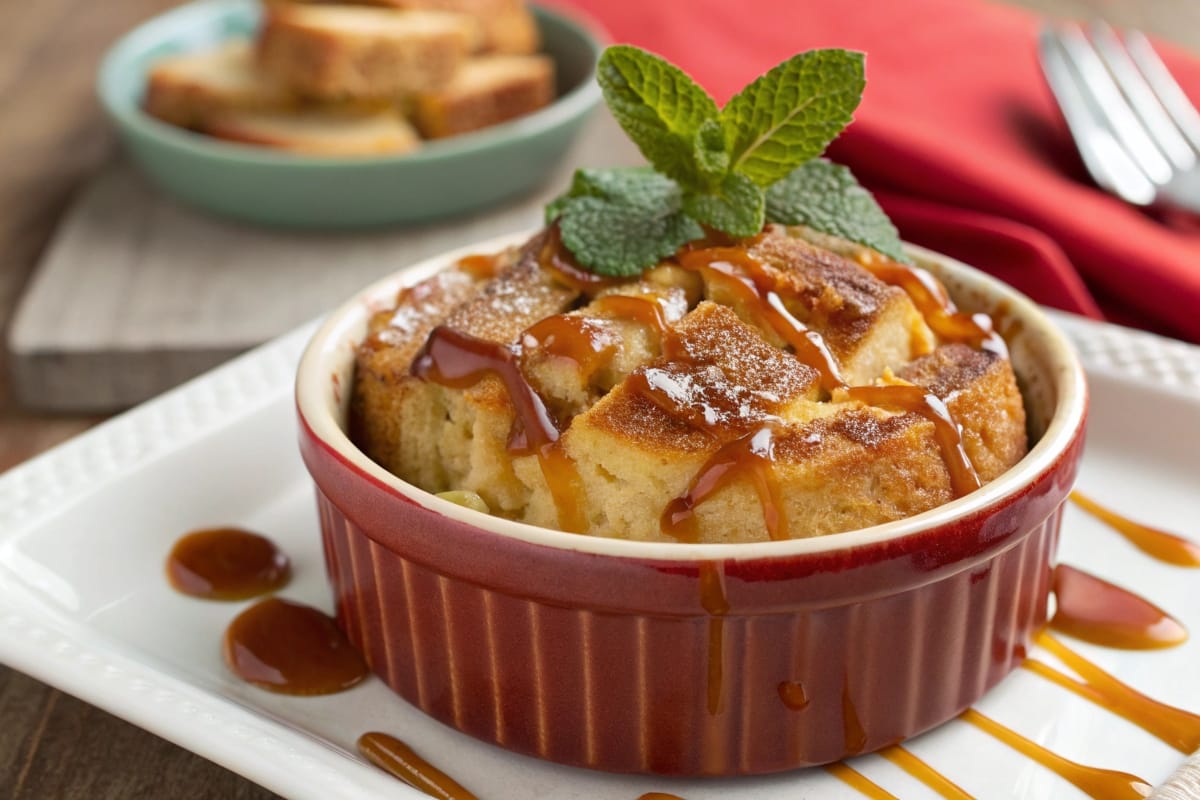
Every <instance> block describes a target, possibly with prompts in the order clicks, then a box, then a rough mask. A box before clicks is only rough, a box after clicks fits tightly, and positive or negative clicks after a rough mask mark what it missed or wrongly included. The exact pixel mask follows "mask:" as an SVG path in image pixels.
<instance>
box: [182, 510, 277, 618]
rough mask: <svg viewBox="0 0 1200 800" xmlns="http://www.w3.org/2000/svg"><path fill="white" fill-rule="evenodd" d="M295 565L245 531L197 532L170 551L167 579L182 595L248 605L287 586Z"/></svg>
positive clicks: (272, 545) (271, 545)
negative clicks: (248, 599)
mask: <svg viewBox="0 0 1200 800" xmlns="http://www.w3.org/2000/svg"><path fill="white" fill-rule="evenodd" d="M291 574H292V572H291V565H290V564H289V562H288V557H287V556H286V555H284V553H283V551H282V550H280V549H279V548H278V547H276V546H275V543H274V542H272V541H271V540H270V539H268V538H267V537H265V536H260V535H259V534H257V533H251V532H250V531H247V530H242V529H241V528H208V529H204V530H198V531H192V532H191V533H189V534H187V535H186V536H183V537H182V538H181V539H180V540H179V541H178V542H176V543H175V546H174V547H172V548H171V553H170V555H168V556H167V579H168V580H169V581H170V583H171V586H173V587H174V588H175V589H176V590H177V591H180V592H182V593H183V594H186V595H191V596H192V597H201V598H204V599H207V600H245V599H246V598H249V597H257V596H258V595H262V594H269V593H270V592H274V591H276V590H277V589H280V588H282V587H283V586H285V585H286V584H287V582H288V580H289V578H291Z"/></svg>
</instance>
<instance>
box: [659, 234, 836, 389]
mask: <svg viewBox="0 0 1200 800" xmlns="http://www.w3.org/2000/svg"><path fill="white" fill-rule="evenodd" d="M677 260H678V262H679V266H681V267H683V268H684V269H686V270H689V271H692V272H698V273H700V274H701V275H702V276H704V277H706V278H710V279H714V280H717V281H719V282H720V283H721V284H722V285H723V286H725V287H727V288H729V289H730V290H732V291H733V292H734V293H736V294H737V295H738V297H739V299H741V300H742V301H743V302H744V303H746V304H747V306H748V307H749V308H751V309H753V311H754V313H755V314H756V315H757V316H758V318H759V319H761V320H762V321H763V322H765V323H766V324H767V325H768V326H769V327H770V328H771V330H773V331H775V333H776V334H778V336H779V338H781V339H783V340H784V341H785V342H786V343H787V344H789V345H791V347H792V350H793V351H794V353H795V354H796V357H797V358H798V359H800V361H801V362H803V363H804V364H807V365H808V366H810V367H812V368H813V369H815V370H816V371H817V373H818V374H819V375H820V376H821V388H823V389H824V390H825V391H827V392H832V391H833V390H835V389H844V388H845V387H846V381H845V380H843V379H842V374H841V370H840V369H839V368H838V363H837V359H836V358H835V357H834V355H833V353H832V352H831V351H830V350H829V346H828V345H827V344H826V343H825V339H824V338H823V337H822V336H821V334H819V333H817V332H816V331H812V330H809V329H808V327H807V326H806V325H805V324H804V323H803V322H801V321H800V320H798V319H796V317H795V316H794V315H793V314H792V313H791V312H790V311H788V309H787V306H786V304H785V303H784V301H783V298H782V297H780V295H779V293H778V292H777V291H776V288H777V287H776V281H775V279H774V278H773V277H772V276H771V275H770V274H768V273H767V271H766V269H765V268H764V267H763V265H762V263H760V262H759V261H758V259H756V258H754V257H753V256H751V255H750V254H749V253H747V252H746V251H745V250H742V249H740V248H734V247H709V248H703V249H700V250H689V251H684V252H681V253H680V254H679V255H678V256H677Z"/></svg>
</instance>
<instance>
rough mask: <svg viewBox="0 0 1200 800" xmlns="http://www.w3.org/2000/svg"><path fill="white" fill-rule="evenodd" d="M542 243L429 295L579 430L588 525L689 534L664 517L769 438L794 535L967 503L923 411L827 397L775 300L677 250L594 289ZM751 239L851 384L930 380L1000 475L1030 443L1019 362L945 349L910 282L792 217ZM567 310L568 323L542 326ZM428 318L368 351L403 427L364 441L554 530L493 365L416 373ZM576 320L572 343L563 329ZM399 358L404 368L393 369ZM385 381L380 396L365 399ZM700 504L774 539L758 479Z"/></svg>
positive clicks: (574, 435) (734, 525) (385, 336)
mask: <svg viewBox="0 0 1200 800" xmlns="http://www.w3.org/2000/svg"><path fill="white" fill-rule="evenodd" d="M545 241H546V240H545V239H544V238H543V237H538V238H536V239H535V240H534V241H533V242H531V243H530V244H529V245H527V246H526V248H525V249H524V251H523V253H522V255H521V257H520V258H519V259H517V261H516V263H515V264H514V265H513V266H511V267H510V268H508V269H506V270H504V271H503V272H502V273H501V274H500V276H499V277H497V278H496V279H495V280H492V281H490V282H488V283H487V285H486V288H485V289H482V290H476V291H475V293H473V294H470V295H469V296H465V297H464V298H463V299H462V300H461V301H460V302H458V303H457V305H455V306H454V308H453V309H450V310H444V309H445V307H446V306H447V305H449V303H432V304H430V307H431V308H435V307H436V312H437V313H434V314H431V316H430V320H428V321H427V322H431V321H432V319H433V318H435V317H437V318H440V319H442V320H443V321H444V323H445V324H446V325H447V326H448V327H451V328H453V329H455V330H459V331H462V332H464V333H468V334H471V335H473V336H476V337H479V338H481V339H484V340H486V341H489V342H494V343H500V344H504V345H508V346H511V347H512V351H513V352H514V353H519V354H520V355H519V359H520V363H521V368H522V371H523V374H524V376H525V380H527V381H528V382H529V384H530V385H531V386H532V387H533V388H534V389H535V390H536V392H537V393H538V395H539V396H540V397H541V398H543V400H544V402H545V404H546V407H547V409H549V411H550V413H551V415H552V416H553V417H554V418H555V419H556V421H557V422H558V424H559V426H560V428H561V429H562V430H563V431H564V432H563V434H562V438H561V443H560V444H561V447H562V449H563V451H565V453H566V454H567V455H568V456H569V457H570V459H571V462H572V463H573V464H574V466H575V468H576V470H577V472H578V483H579V485H580V487H581V490H580V492H579V495H578V497H576V498H573V499H574V501H576V504H577V505H578V507H579V509H580V513H581V516H582V517H583V519H584V520H585V527H586V530H585V532H587V533H590V534H593V535H605V536H616V537H623V538H636V539H645V540H658V541H672V540H673V535H669V534H668V533H665V532H664V528H663V526H662V525H660V515H662V513H663V512H664V509H665V508H666V507H667V505H668V503H669V502H671V501H672V499H673V498H679V497H681V496H683V495H684V494H686V493H687V492H688V491H690V489H691V488H692V487H693V486H694V484H695V481H696V480H697V476H698V475H700V474H701V473H702V471H703V470H704V469H705V468H706V465H708V464H709V462H710V459H711V458H713V457H714V454H716V453H717V452H718V451H722V452H724V450H723V449H722V448H725V447H728V446H734V445H737V444H738V443H739V442H745V441H747V440H749V439H750V438H751V437H754V436H758V435H760V434H761V433H762V432H763V431H768V432H769V434H770V436H769V439H770V441H771V446H772V447H773V449H772V450H771V455H770V471H771V474H772V475H773V476H774V480H775V481H777V483H778V485H779V487H780V500H779V509H778V510H779V511H780V513H781V514H782V516H783V518H785V519H786V521H787V524H786V532H787V535H789V536H792V537H802V536H815V535H824V534H828V533H834V532H838V531H844V530H849V529H854V528H860V527H864V526H868V525H873V524H878V523H882V522H887V521H891V520H895V519H901V518H904V517H907V516H911V515H912V514H916V513H920V512H921V511H925V510H927V509H929V508H933V507H935V506H937V505H939V504H941V503H945V502H947V501H949V500H950V499H952V498H953V497H954V494H955V489H954V486H953V484H952V479H951V472H950V470H949V468H948V466H947V461H946V460H945V457H944V453H943V451H942V450H941V448H940V445H939V442H938V439H937V436H936V432H935V424H934V423H933V422H932V421H930V419H929V418H927V416H925V415H924V414H923V413H920V412H919V411H917V410H911V409H910V410H903V408H900V407H897V408H882V407H877V406H871V405H866V404H864V403H863V402H860V401H859V400H853V399H847V398H848V397H850V395H847V394H846V393H845V392H844V391H843V390H841V389H838V390H835V391H833V392H832V395H830V393H829V392H827V391H823V390H822V387H821V378H820V375H819V373H818V371H817V370H816V369H814V368H813V367H812V366H809V365H807V364H804V363H802V361H801V360H800V359H799V358H798V357H797V356H796V355H794V354H793V353H792V352H791V351H790V350H789V349H788V348H787V347H785V346H784V342H783V339H782V338H781V337H780V336H779V335H778V334H777V333H776V332H775V331H773V330H772V329H771V327H770V325H769V324H768V323H767V321H766V320H765V318H764V315H763V311H762V309H761V308H758V309H756V308H754V307H753V304H752V303H750V302H749V301H748V300H747V299H746V297H745V296H744V295H738V294H737V293H736V292H735V291H732V290H731V289H730V287H729V285H728V284H727V283H723V282H722V279H720V277H719V276H714V275H711V274H708V273H705V272H703V271H701V272H700V273H698V272H696V271H695V270H692V269H685V268H684V266H680V265H671V264H667V265H664V266H662V267H660V268H658V269H656V270H653V271H651V272H649V273H647V274H645V275H644V276H642V277H641V278H639V279H636V280H632V281H628V282H625V283H620V284H617V285H615V286H609V287H606V288H601V289H599V290H598V291H593V297H592V298H591V299H589V298H587V297H585V296H583V295H581V294H580V292H579V291H578V290H577V289H574V288H570V287H569V286H567V285H566V283H564V279H562V278H561V276H559V275H558V274H557V273H556V272H555V271H554V270H552V269H548V268H546V267H544V266H542V264H541V263H540V262H539V260H538V258H537V256H538V254H540V253H541V251H542V246H543V244H544V243H545ZM743 246H748V247H749V252H750V253H751V254H752V256H753V258H754V259H755V261H754V263H755V264H758V265H759V266H760V267H761V269H762V270H763V274H765V275H767V276H768V279H769V280H770V281H772V282H773V285H774V286H776V287H777V291H778V293H779V296H780V297H783V298H784V301H785V303H786V304H787V306H788V308H789V309H790V310H791V313H792V314H793V315H794V316H795V317H796V318H797V319H799V320H800V321H802V322H803V323H804V324H805V325H807V326H808V327H809V328H810V329H812V330H814V331H817V332H819V333H820V334H821V335H822V336H823V337H824V338H825V341H827V342H828V343H829V345H830V348H831V349H832V350H834V352H835V354H836V355H837V357H838V360H839V362H840V364H841V366H842V370H843V372H844V374H845V376H846V378H847V382H848V383H849V384H851V385H868V384H879V385H887V384H905V383H911V384H918V385H921V386H924V387H926V388H927V389H928V390H929V392H930V393H931V394H933V395H936V396H937V397H938V398H940V399H941V400H942V401H944V403H945V405H946V406H947V407H948V408H949V409H950V412H951V414H953V415H954V417H955V419H956V420H957V422H958V423H959V424H960V425H961V427H962V431H963V433H962V441H963V447H964V449H965V450H966V452H967V454H968V455H969V457H970V459H971V461H972V463H973V464H974V466H975V468H976V470H977V471H978V473H979V476H980V477H981V478H982V480H984V481H988V480H991V479H993V478H994V477H996V476H997V475H999V474H1000V473H1001V472H1003V471H1004V470H1005V469H1007V468H1008V467H1010V466H1011V465H1012V464H1014V463H1015V462H1016V461H1017V460H1019V459H1020V457H1021V456H1022V455H1023V454H1024V452H1025V448H1026V442H1025V419H1024V411H1023V406H1022V403H1021V398H1020V394H1019V392H1018V391H1017V386H1016V380H1015V378H1014V376H1013V373H1012V369H1011V366H1010V364H1009V362H1008V361H1007V359H1005V358H1003V357H1001V356H997V355H995V354H994V353H991V352H988V351H984V350H977V349H974V348H972V347H970V346H967V345H965V344H956V343H942V344H940V345H939V346H937V347H936V348H932V350H931V343H933V342H934V341H935V337H934V336H933V334H932V333H931V332H930V331H929V329H928V327H927V326H925V323H924V321H923V318H922V317H921V316H920V314H919V313H918V312H917V311H916V309H915V307H914V306H913V304H912V302H911V301H910V300H909V298H908V295H907V294H905V293H904V292H903V291H902V290H900V289H897V288H894V287H891V286H888V285H886V284H883V283H882V282H881V281H879V280H878V279H876V278H875V277H873V276H872V275H870V274H869V273H867V272H866V271H864V270H863V269H862V268H861V267H859V266H858V265H857V264H854V263H853V262H851V261H849V260H847V259H845V258H843V257H842V256H839V255H836V254H834V253H832V252H829V251H826V250H824V249H822V248H819V247H816V246H814V245H812V244H810V243H807V242H804V241H800V240H796V239H793V238H790V237H789V236H787V234H785V233H784V232H782V231H771V232H768V233H767V234H765V235H763V236H761V237H756V238H755V239H753V240H750V241H749V242H747V243H743ZM701 275H702V277H703V280H701ZM613 295H620V296H622V297H625V298H627V299H637V300H639V301H646V302H647V303H649V304H650V305H652V306H654V307H657V308H659V309H661V310H662V316H661V318H660V319H659V320H658V321H657V322H653V324H651V322H652V321H653V319H652V315H650V316H647V315H640V316H639V315H637V314H633V315H632V316H631V312H630V308H633V307H636V304H635V305H634V306H630V305H629V304H628V303H625V304H624V305H619V307H620V308H622V309H624V310H623V311H620V312H615V311H613V309H614V308H616V307H618V306H614V305H613V303H612V302H611V301H609V302H607V303H606V301H605V298H606V297H611V296H613ZM410 302H411V298H408V299H405V300H403V302H402V307H403V306H404V305H405V303H410ZM655 304H656V305H655ZM643 310H644V309H643ZM408 313H410V312H404V311H401V312H400V317H401V318H407V317H405V316H404V315H405V314H408ZM552 315H564V316H562V317H561V318H560V317H555V318H554V319H555V320H558V321H554V322H552V323H546V322H539V321H542V320H544V319H545V318H546V317H547V316H552ZM535 323H539V325H538V326H536V327H533V326H534V325H535ZM664 324H665V325H666V326H667V328H666V331H665V332H664V331H661V330H660V329H659V326H661V325H664ZM426 327H429V326H428V325H427V326H426ZM423 330H425V328H417V327H414V328H412V331H413V333H412V335H411V336H407V337H406V336H401V335H399V334H397V333H396V332H395V331H390V332H389V323H388V322H387V317H386V316H385V315H377V317H376V318H375V319H373V320H372V334H371V337H370V338H369V339H368V344H369V345H370V346H371V347H375V346H378V345H379V344H380V343H384V344H385V346H384V348H383V349H385V350H390V357H394V358H395V360H394V361H392V360H390V357H389V356H380V355H378V354H371V355H370V359H371V360H369V361H367V360H365V358H364V355H363V354H362V353H360V358H359V370H360V373H361V374H360V375H359V376H356V382H355V383H356V395H355V397H356V405H355V413H356V414H359V413H368V412H369V408H368V405H372V404H373V405H374V407H375V408H377V409H381V410H382V411H383V413H386V414H388V415H391V416H390V419H391V420H401V419H402V420H403V422H402V423H401V422H397V421H392V422H390V423H388V424H387V425H384V424H382V423H378V424H376V423H367V424H366V425H364V423H362V422H356V423H355V425H356V428H355V430H354V435H355V440H356V441H357V442H358V443H359V444H360V446H362V447H363V448H364V450H365V451H366V452H367V453H368V455H371V456H372V457H373V458H375V459H376V460H378V461H380V463H383V464H384V465H385V466H387V467H388V468H389V469H392V470H393V471H394V472H396V473H397V474H398V475H400V476H401V477H402V478H405V479H407V480H410V481H412V482H414V483H416V484H417V485H419V486H422V487H423V488H426V489H429V490H431V491H443V490H447V489H467V490H471V491H475V492H477V493H479V494H480V495H481V496H482V497H483V498H484V500H485V501H486V502H487V503H488V505H489V506H490V507H491V508H492V509H493V510H494V511H495V512H496V513H500V514H502V515H504V516H508V517H512V518H514V519H519V520H523V521H526V522H531V523H533V524H537V525H543V526H548V527H554V526H556V525H557V524H558V521H559V515H558V513H557V511H556V506H555V502H554V500H553V498H552V497H551V494H550V491H549V485H548V483H547V480H546V476H545V472H544V471H543V468H542V466H541V464H540V463H539V460H538V458H537V457H536V456H535V455H532V454H528V455H516V454H514V453H513V452H511V451H510V450H509V449H508V447H507V443H508V437H509V435H510V433H511V432H512V430H513V426H514V420H515V419H516V417H515V414H514V411H513V405H512V403H511V402H510V399H509V397H508V394H507V391H506V390H505V388H504V386H503V385H502V384H501V382H500V381H499V380H498V379H496V378H495V377H489V378H487V379H485V380H483V381H481V382H479V383H476V384H475V385H473V386H471V387H470V388H467V389H465V390H460V389H450V388H446V387H443V386H439V385H436V384H434V383H430V382H426V381H421V380H417V379H415V378H411V377H410V376H408V375H407V371H406V370H407V363H408V362H410V361H411V359H412V356H413V354H414V353H415V352H416V348H417V347H418V346H419V342H418V341H417V340H419V341H420V342H423V340H424V335H423V334H422V331H423ZM534 332H536V333H537V336H534ZM568 334H569V335H570V336H573V337H576V338H575V340H574V341H573V342H567V343H565V344H564V342H562V341H558V342H557V343H556V342H555V341H553V340H554V338H555V337H556V336H558V337H567V338H570V336H568ZM538 336H540V337H542V338H541V339H539V338H537V337H538ZM389 337H390V338H392V339H395V340H396V341H395V343H394V344H393V345H387V344H386V343H387V342H388V341H389ZM567 345H570V346H567ZM368 349H369V348H368V347H364V348H363V350H364V351H365V350H368ZM381 364H388V365H389V367H388V368H389V369H391V370H393V371H392V372H390V373H386V374H384V373H383V372H382V370H381V366H380V365H381ZM401 373H402V374H401ZM381 375H382V377H381ZM360 387H361V388H360ZM367 395H378V397H377V398H375V399H374V400H373V401H371V403H367V402H363V401H361V400H360V399H359V398H360V396H361V397H366V396H367ZM918 396H919V395H918ZM371 424H375V425H376V427H375V429H374V430H372V431H370V432H369V433H364V432H363V429H364V427H369V426H370V425H371ZM764 441H766V440H764ZM759 488H761V487H759ZM694 511H695V523H696V534H697V540H698V541H702V542H739V541H761V540H765V539H767V538H768V532H767V529H766V526H765V525H764V523H763V500H762V497H761V495H760V493H759V489H756V484H755V481H754V480H753V479H752V477H751V473H746V477H738V478H736V479H734V480H732V481H730V482H728V484H727V485H724V486H723V487H722V488H719V489H718V490H716V491H715V492H714V493H713V494H712V495H711V496H709V497H707V498H706V499H704V500H703V501H702V502H700V503H699V504H697V505H696V506H695V509H694Z"/></svg>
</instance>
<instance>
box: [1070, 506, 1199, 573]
mask: <svg viewBox="0 0 1200 800" xmlns="http://www.w3.org/2000/svg"><path fill="white" fill-rule="evenodd" d="M1071 502H1073V503H1074V504H1075V505H1077V506H1079V507H1080V508H1082V509H1083V510H1084V511H1086V512H1087V513H1089V514H1091V515H1092V516H1093V517H1096V518H1097V519H1099V520H1102V521H1103V522H1106V523H1108V525H1109V526H1110V527H1111V528H1113V529H1114V530H1115V531H1117V532H1118V533H1120V534H1121V535H1122V536H1124V537H1125V538H1126V539H1127V540H1128V541H1129V543H1130V544H1132V545H1133V546H1134V547H1136V548H1137V549H1139V550H1141V551H1142V552H1143V553H1146V554H1147V555H1149V556H1151V557H1153V558H1156V559H1158V560H1159V561H1162V562H1164V563H1167V564H1174V565H1176V566H1179V567H1200V544H1196V543H1195V542H1193V541H1191V540H1190V539H1185V538H1184V537H1182V536H1176V535H1175V534H1173V533H1168V532H1167V531H1164V530H1159V529H1158V528H1152V527H1150V526H1149V525H1143V524H1141V523H1140V522H1134V521H1133V520H1131V519H1128V518H1126V517H1123V516H1121V515H1120V514H1118V513H1117V512H1115V511H1113V510H1112V509H1110V508H1105V507H1104V506H1102V505H1100V504H1099V503H1097V502H1096V501H1095V500H1093V499H1091V498H1090V497H1087V496H1086V495H1084V494H1081V493H1080V492H1078V491H1075V492H1071Z"/></svg>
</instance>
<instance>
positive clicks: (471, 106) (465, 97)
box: [412, 56, 554, 139]
mask: <svg viewBox="0 0 1200 800" xmlns="http://www.w3.org/2000/svg"><path fill="white" fill-rule="evenodd" d="M553 100H554V62H553V61H552V60H551V59H550V58H548V57H546V56H485V57H483V58H475V59H471V60H469V61H467V62H466V63H465V64H463V66H462V68H461V69H459V70H458V72H457V73H456V74H455V75H454V77H453V78H452V79H451V80H450V82H449V83H447V84H446V85H445V86H443V87H441V88H440V89H436V90H434V91H432V92H419V93H417V94H416V95H415V96H414V97H413V98H412V103H413V105H412V108H413V123H414V124H415V125H416V126H417V129H418V130H419V131H420V132H421V135H422V136H424V137H425V138H427V139H440V138H443V137H446V136H454V135H456V134H460V133H467V132H468V131H474V130H479V129H480V128H487V127H490V126H492V125H496V124H497V123H500V122H506V121H507V120H510V119H514V118H516V117H520V116H524V115H525V114H529V113H531V112H533V111H536V110H538V109H539V108H543V107H544V106H547V105H549V104H550V103H551V102H552V101H553Z"/></svg>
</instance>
